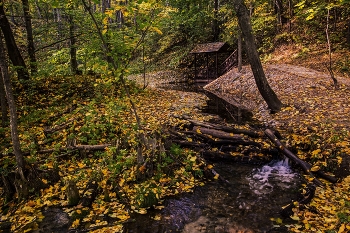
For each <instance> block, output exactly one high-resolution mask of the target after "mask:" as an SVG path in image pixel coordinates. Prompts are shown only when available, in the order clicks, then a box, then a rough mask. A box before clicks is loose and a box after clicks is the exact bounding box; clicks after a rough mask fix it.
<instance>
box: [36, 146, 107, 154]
mask: <svg viewBox="0 0 350 233" xmlns="http://www.w3.org/2000/svg"><path fill="white" fill-rule="evenodd" d="M108 146H110V144H101V145H74V146H67V147H62V148H58V149H46V150H39V151H37V153H38V154H47V153H53V152H55V151H59V152H64V151H69V150H85V151H92V150H105V149H106V148H107V147H108Z"/></svg>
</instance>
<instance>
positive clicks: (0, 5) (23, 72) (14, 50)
mask: <svg viewBox="0 0 350 233" xmlns="http://www.w3.org/2000/svg"><path fill="white" fill-rule="evenodd" d="M0 27H1V30H2V32H3V33H4V38H5V42H6V47H7V51H8V55H9V58H10V60H11V62H12V64H13V65H14V66H15V67H17V74H18V79H20V80H29V74H28V71H27V67H26V64H25V62H24V60H23V57H22V55H21V53H20V52H19V49H18V47H17V45H16V41H15V37H14V36H13V33H12V30H11V27H10V23H9V21H8V20H7V18H6V15H5V11H4V1H3V0H0Z"/></svg>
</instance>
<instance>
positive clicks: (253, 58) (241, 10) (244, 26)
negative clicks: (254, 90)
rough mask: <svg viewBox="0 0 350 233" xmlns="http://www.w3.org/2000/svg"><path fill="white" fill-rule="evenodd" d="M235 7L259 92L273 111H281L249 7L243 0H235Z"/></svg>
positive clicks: (280, 103) (280, 104)
mask: <svg viewBox="0 0 350 233" xmlns="http://www.w3.org/2000/svg"><path fill="white" fill-rule="evenodd" d="M234 7H235V11H236V14H237V17H238V23H239V26H240V28H241V31H242V36H243V39H244V41H245V44H246V49H247V53H248V58H249V62H250V66H251V69H252V71H253V74H254V79H255V82H256V85H257V87H258V89H259V92H260V94H261V95H262V97H263V98H264V100H265V101H266V103H267V105H268V106H269V108H270V109H271V111H272V112H276V111H279V110H280V109H281V107H282V102H281V101H280V100H279V99H278V97H277V95H276V94H275V92H274V91H273V90H272V89H271V87H270V85H269V83H268V82H267V79H266V76H265V73H264V70H263V67H262V65H261V61H260V58H259V54H258V51H257V48H256V45H255V40H254V36H253V32H252V31H253V30H252V26H251V24H250V17H249V12H248V9H247V7H246V6H245V5H244V3H243V0H235V1H234Z"/></svg>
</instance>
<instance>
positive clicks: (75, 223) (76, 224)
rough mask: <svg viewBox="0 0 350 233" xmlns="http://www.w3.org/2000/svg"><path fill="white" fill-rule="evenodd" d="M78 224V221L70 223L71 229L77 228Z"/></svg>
mask: <svg viewBox="0 0 350 233" xmlns="http://www.w3.org/2000/svg"><path fill="white" fill-rule="evenodd" d="M79 224H80V219H78V218H77V219H76V220H75V221H74V222H73V223H72V228H76V227H77V226H79Z"/></svg>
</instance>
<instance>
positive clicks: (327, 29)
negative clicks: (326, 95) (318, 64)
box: [326, 8, 339, 89]
mask: <svg viewBox="0 0 350 233" xmlns="http://www.w3.org/2000/svg"><path fill="white" fill-rule="evenodd" d="M329 18H330V9H329V8H328V11H327V25H326V37H327V47H328V62H329V63H328V66H327V69H328V71H329V74H330V76H331V79H332V80H333V84H334V89H339V86H338V80H337V79H336V78H335V77H334V73H333V67H332V63H333V62H332V43H331V39H330V37H329Z"/></svg>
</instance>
